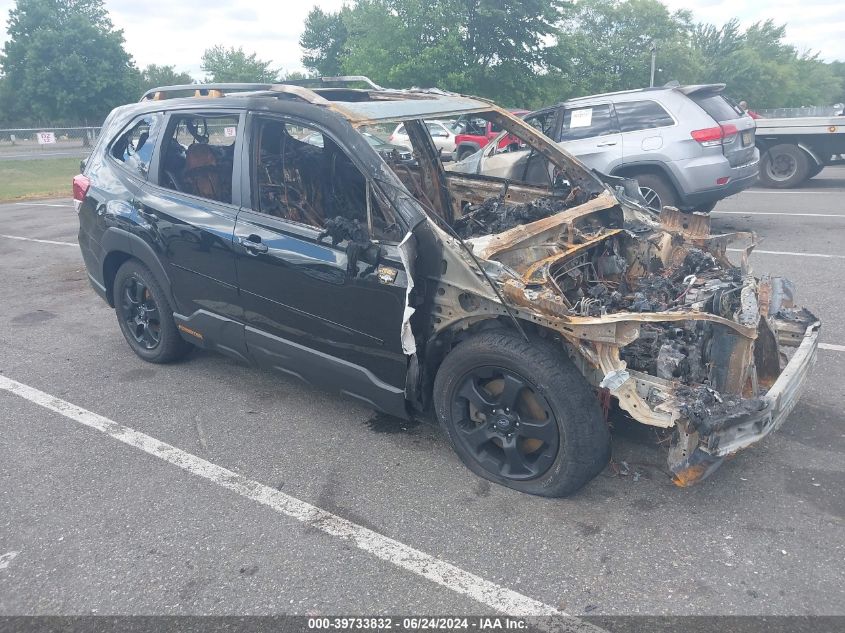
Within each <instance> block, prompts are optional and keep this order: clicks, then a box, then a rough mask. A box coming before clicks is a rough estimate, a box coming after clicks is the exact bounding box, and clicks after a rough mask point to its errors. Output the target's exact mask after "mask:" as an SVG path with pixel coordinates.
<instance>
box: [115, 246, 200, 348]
mask: <svg viewBox="0 0 845 633" xmlns="http://www.w3.org/2000/svg"><path fill="white" fill-rule="evenodd" d="M114 304H115V312H116V313H117V322H118V324H119V325H120V331H121V332H123V337H124V338H125V339H126V342H127V343H129V347H131V348H132V351H133V352H135V353H136V354H137V355H138V356H140V357H141V358H143V359H144V360H145V361H148V362H150V363H169V362H172V361H174V360H178V359H179V358H182V357H183V356H185V354H187V353H188V352H189V351H190V350H191V345H190V343H188V342H187V341H185V340H184V339H183V338H182V337H181V336H180V335H179V332H178V330H177V329H176V323H175V321H174V320H173V310H172V308H171V307H170V303H169V302H168V301H167V296H166V295H165V293H164V291H163V290H162V288H161V286H160V285H159V283H158V282H157V281H156V279H155V277H153V274H152V273H151V272H150V270H149V268H147V267H146V266H144V265H143V264H142V263H141V262H139V261H137V260H134V259H130V260H128V261H127V262H125V263H124V264H123V265H122V266H121V267H120V268H119V269H118V271H117V274H116V275H115V278H114Z"/></svg>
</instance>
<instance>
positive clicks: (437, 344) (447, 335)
mask: <svg viewBox="0 0 845 633" xmlns="http://www.w3.org/2000/svg"><path fill="white" fill-rule="evenodd" d="M517 318H518V319H519V325H520V327H521V328H522V331H523V332H525V334H526V335H527V336H528V337H529V338H532V339H535V338H546V339H554V338H560V334H559V333H558V332H555V331H554V330H552V329H550V328H547V327H544V326H543V325H540V324H537V323H535V322H533V321H531V320H528V319H526V318H521V317H519V316H517ZM491 330H507V331H511V332H517V331H518V330H517V328H516V324H515V323H514V322H513V321H512V320H511V319H510V318H508V317H507V316H503V315H497V314H485V315H480V316H468V317H464V318H461V319H459V320H457V321H454V322H452V323H450V324H449V325H448V326H447V327H445V328H443V329H441V330H439V331H437V332H435V333H434V335H433V336H431V337H430V338H429V339H428V341H427V342H426V345H425V352H424V355H423V363H422V365H423V371H422V372H421V374H420V380H421V381H422V382H423V385H422V388H421V389H420V392H421V393H425V394H426V396H427V397H426V401H427V402H429V403H430V401H431V397H430V396H431V390H432V388H433V386H434V377H435V376H436V375H437V370H438V369H439V368H440V365H442V364H443V361H444V360H445V359H446V357H447V356H448V355H449V353H450V352H451V351H452V350H454V349H455V348H456V347H457V346H458V345H460V344H461V343H462V342H464V341H465V340H467V339H469V338H471V337H473V336H474V335H476V334H479V333H481V332H489V331H491Z"/></svg>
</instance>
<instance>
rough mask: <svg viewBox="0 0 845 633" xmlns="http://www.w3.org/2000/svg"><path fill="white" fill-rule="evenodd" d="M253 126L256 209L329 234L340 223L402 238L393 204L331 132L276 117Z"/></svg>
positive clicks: (374, 234)
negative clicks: (326, 132)
mask: <svg viewBox="0 0 845 633" xmlns="http://www.w3.org/2000/svg"><path fill="white" fill-rule="evenodd" d="M254 129H255V139H254V142H253V144H252V147H253V155H252V158H251V161H250V164H251V171H252V173H251V177H252V183H253V191H254V192H255V199H254V200H253V202H252V208H253V209H254V210H255V211H258V212H259V213H266V214H268V215H272V216H275V217H279V218H283V219H285V220H289V221H291V222H297V223H299V224H306V225H308V226H312V227H314V228H317V229H320V230H327V231H328V232H329V235H331V234H332V233H331V231H332V230H333V229H334V228H336V227H337V226H339V225H340V224H347V225H348V226H349V227H352V226H355V225H356V224H357V226H358V227H361V228H362V229H363V230H364V231H366V232H367V233H368V234H369V235H370V237H373V238H376V239H385V240H391V241H398V240H399V239H401V238H402V234H403V233H402V230H401V227H400V226H399V224H398V222H397V219H396V215H395V214H394V212H393V208H392V206H391V205H390V204H389V202H388V201H387V200H386V199H384V198H383V197H382V195H381V193H380V192H379V191H378V190H376V189H375V188H373V187H372V186H371V185H370V183H369V182H368V181H367V179H366V178H365V177H364V175H363V174H362V173H361V171H360V170H359V169H358V168H357V167H356V166H355V164H354V163H353V162H352V161H351V160H350V159H349V157H348V156H347V155H346V153H344V151H343V150H342V149H341V148H340V147H339V146H338V145H337V144H336V143H335V142H334V141H333V140H332V139H331V138H329V137H328V136H326V135H324V134H322V133H321V132H320V131H318V130H315V129H313V128H310V127H308V126H302V125H298V124H296V125H295V124H293V123H290V122H285V121H280V120H275V119H263V120H262V119H258V120H257V123H256V125H255V126H254Z"/></svg>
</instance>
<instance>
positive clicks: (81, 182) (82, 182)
mask: <svg viewBox="0 0 845 633" xmlns="http://www.w3.org/2000/svg"><path fill="white" fill-rule="evenodd" d="M90 186H91V181H90V180H88V176H83V175H82V174H78V175H76V176H74V177H73V205H74V206H75V207H76V210H77V212H78V211H79V207H80V205H81V204H82V201H83V200H85V196H87V195H88V188H89V187H90Z"/></svg>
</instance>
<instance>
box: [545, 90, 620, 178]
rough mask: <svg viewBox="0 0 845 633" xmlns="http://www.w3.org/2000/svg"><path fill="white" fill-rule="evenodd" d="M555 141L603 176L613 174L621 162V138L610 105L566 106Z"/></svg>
mask: <svg viewBox="0 0 845 633" xmlns="http://www.w3.org/2000/svg"><path fill="white" fill-rule="evenodd" d="M556 140H557V141H558V142H559V143H560V146H561V147H562V148H563V149H565V150H566V151H567V152H569V153H570V154H572V155H574V156H577V157H578V158H579V159H581V162H583V163H584V164H586V165H587V166H588V167H592V168H593V169H596V170H598V171H600V172H603V173H610V172H611V171H612V170H613V168H614V167H615V166H616V165H618V164H619V163H620V162H622V135H621V134H620V133H619V128H618V126H617V124H616V117H615V116H614V114H613V108H612V107H611V104H609V103H597V104H591V105H577V106H572V105H566V106H565V108H564V111H563V122H562V124H561V126H560V131H559V133H558V138H557V139H556Z"/></svg>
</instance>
